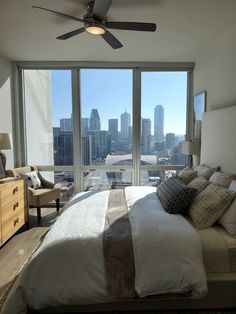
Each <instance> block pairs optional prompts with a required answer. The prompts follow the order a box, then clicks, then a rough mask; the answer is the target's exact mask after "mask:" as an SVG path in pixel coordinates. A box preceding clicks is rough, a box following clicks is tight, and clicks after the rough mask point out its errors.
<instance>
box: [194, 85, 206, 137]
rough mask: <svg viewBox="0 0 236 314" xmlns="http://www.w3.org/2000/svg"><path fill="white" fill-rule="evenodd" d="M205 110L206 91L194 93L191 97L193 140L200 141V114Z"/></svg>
mask: <svg viewBox="0 0 236 314" xmlns="http://www.w3.org/2000/svg"><path fill="white" fill-rule="evenodd" d="M205 111H206V91H203V92H201V93H199V94H196V95H195V96H194V99H193V140H195V141H201V133H202V114H203V112H205Z"/></svg>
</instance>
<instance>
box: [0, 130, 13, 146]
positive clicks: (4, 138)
mask: <svg viewBox="0 0 236 314" xmlns="http://www.w3.org/2000/svg"><path fill="white" fill-rule="evenodd" d="M1 149H11V138H10V134H9V133H0V150H1Z"/></svg>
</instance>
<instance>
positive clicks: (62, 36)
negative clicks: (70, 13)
mask: <svg viewBox="0 0 236 314" xmlns="http://www.w3.org/2000/svg"><path fill="white" fill-rule="evenodd" d="M84 31H85V28H84V27H81V28H78V29H75V30H74V31H72V32H69V33H66V34H63V35H61V36H58V37H57V39H61V40H65V39H68V38H71V37H73V36H76V35H79V34H81V33H83V32H84Z"/></svg>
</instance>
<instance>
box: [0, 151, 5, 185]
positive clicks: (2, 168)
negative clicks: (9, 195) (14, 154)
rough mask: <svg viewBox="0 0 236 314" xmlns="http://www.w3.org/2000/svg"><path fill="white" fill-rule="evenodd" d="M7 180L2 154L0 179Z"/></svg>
mask: <svg viewBox="0 0 236 314" xmlns="http://www.w3.org/2000/svg"><path fill="white" fill-rule="evenodd" d="M2 178H5V170H4V167H3V162H2V158H1V154H0V179H2Z"/></svg>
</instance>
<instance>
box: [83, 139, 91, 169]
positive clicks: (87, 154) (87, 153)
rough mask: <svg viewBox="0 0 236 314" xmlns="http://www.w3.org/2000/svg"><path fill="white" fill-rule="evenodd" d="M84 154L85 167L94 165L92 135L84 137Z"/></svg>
mask: <svg viewBox="0 0 236 314" xmlns="http://www.w3.org/2000/svg"><path fill="white" fill-rule="evenodd" d="M82 153H83V165H85V166H89V165H91V164H92V139H91V135H88V136H82Z"/></svg>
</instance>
